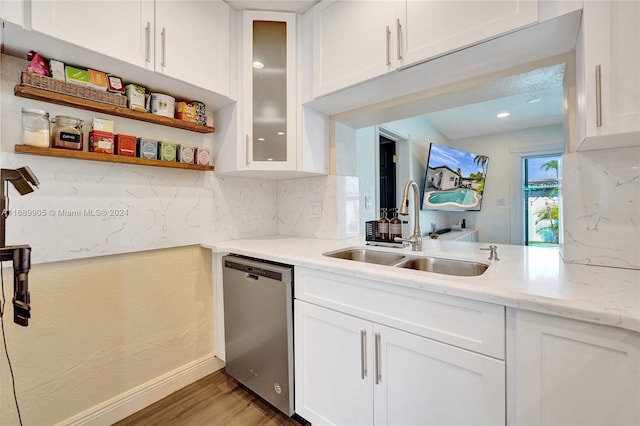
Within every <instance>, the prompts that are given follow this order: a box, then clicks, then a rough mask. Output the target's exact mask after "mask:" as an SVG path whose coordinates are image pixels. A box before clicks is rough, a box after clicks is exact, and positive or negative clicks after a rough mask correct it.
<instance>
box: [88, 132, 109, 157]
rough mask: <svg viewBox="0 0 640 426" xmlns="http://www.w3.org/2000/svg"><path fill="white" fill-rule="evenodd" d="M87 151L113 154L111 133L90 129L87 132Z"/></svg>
mask: <svg viewBox="0 0 640 426" xmlns="http://www.w3.org/2000/svg"><path fill="white" fill-rule="evenodd" d="M89 151H90V152H99V153H101V154H113V133H108V132H101V131H100V130H92V131H90V132H89Z"/></svg>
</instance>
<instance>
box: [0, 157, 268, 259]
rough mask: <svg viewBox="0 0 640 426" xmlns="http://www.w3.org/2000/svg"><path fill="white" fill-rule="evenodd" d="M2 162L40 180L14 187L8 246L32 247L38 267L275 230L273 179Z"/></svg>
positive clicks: (33, 160) (38, 160)
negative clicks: (29, 187)
mask: <svg viewBox="0 0 640 426" xmlns="http://www.w3.org/2000/svg"><path fill="white" fill-rule="evenodd" d="M0 161H1V163H2V167H3V168H17V167H22V166H24V165H28V166H29V167H30V168H31V169H32V170H33V172H34V173H35V175H36V176H37V177H38V179H39V180H40V187H39V188H38V189H36V190H35V191H34V192H33V193H31V194H27V195H25V196H20V195H19V194H18V193H17V192H16V191H15V190H14V189H13V188H12V187H11V186H10V187H9V195H10V206H9V208H10V210H11V211H12V214H11V216H9V218H8V219H7V245H12V244H29V245H31V246H32V247H33V252H32V255H33V262H34V263H38V262H51V261H59V260H68V259H78V258H85V257H93V256H101V255H106V254H117V253H127V252H135V251H143V250H151V249H158V248H167V247H176V246H185V245H192V244H200V243H202V242H203V241H213V240H226V239H237V238H247V237H256V236H270V235H274V234H275V233H276V232H277V229H276V204H275V202H274V200H275V199H276V188H277V185H276V182H275V181H270V180H256V179H248V178H241V177H222V176H216V175H214V173H212V172H198V171H192V170H178V169H163V168H156V167H149V166H131V165H128V164H110V163H96V162H91V161H78V160H68V159H59V158H53V159H52V158H47V157H37V156H25V155H18V154H11V153H3V154H2V156H1V158H0Z"/></svg>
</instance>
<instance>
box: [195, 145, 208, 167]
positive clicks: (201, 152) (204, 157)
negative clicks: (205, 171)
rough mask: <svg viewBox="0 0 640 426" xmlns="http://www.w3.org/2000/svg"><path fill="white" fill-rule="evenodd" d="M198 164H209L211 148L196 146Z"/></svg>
mask: <svg viewBox="0 0 640 426" xmlns="http://www.w3.org/2000/svg"><path fill="white" fill-rule="evenodd" d="M196 164H198V165H199V166H208V165H209V150H208V149H207V148H196Z"/></svg>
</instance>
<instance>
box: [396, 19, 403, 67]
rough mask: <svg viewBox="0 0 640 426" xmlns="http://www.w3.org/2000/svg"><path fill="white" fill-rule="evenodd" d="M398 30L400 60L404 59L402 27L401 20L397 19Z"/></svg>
mask: <svg viewBox="0 0 640 426" xmlns="http://www.w3.org/2000/svg"><path fill="white" fill-rule="evenodd" d="M396 28H397V30H396V31H397V36H398V60H400V59H402V25H401V24H400V18H397V19H396Z"/></svg>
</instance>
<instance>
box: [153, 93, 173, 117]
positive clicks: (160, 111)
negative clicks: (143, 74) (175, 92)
mask: <svg viewBox="0 0 640 426" xmlns="http://www.w3.org/2000/svg"><path fill="white" fill-rule="evenodd" d="M175 102H176V100H175V98H172V97H171V96H169V95H164V94H162V93H152V94H151V113H152V114H156V115H162V116H163V117H169V118H173V116H174V108H175Z"/></svg>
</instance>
